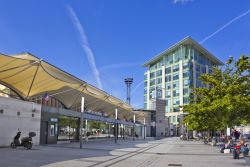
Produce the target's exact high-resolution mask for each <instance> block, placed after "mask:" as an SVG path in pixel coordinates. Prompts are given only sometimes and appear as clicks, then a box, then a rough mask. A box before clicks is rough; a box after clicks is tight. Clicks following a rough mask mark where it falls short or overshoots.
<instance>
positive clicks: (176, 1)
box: [173, 0, 194, 4]
mask: <svg viewBox="0 0 250 167" xmlns="http://www.w3.org/2000/svg"><path fill="white" fill-rule="evenodd" d="M192 1H194V0H173V3H174V4H177V3H182V4H184V3H188V2H192Z"/></svg>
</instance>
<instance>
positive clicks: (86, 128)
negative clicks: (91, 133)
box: [84, 119, 88, 141]
mask: <svg viewBox="0 0 250 167" xmlns="http://www.w3.org/2000/svg"><path fill="white" fill-rule="evenodd" d="M84 133H85V141H88V136H87V133H88V120H87V119H86V120H85V131H84Z"/></svg>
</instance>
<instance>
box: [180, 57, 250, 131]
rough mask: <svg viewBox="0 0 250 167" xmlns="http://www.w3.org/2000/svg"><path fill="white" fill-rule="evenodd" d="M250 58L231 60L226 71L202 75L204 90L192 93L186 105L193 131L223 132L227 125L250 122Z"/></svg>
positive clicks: (189, 123)
mask: <svg viewBox="0 0 250 167" xmlns="http://www.w3.org/2000/svg"><path fill="white" fill-rule="evenodd" d="M249 65H250V57H249V56H244V55H242V56H241V57H240V58H239V60H237V61H236V62H234V61H233V58H230V59H229V60H228V61H227V63H226V66H225V68H224V69H218V68H215V67H214V68H213V72H212V73H211V74H203V75H201V76H200V78H199V79H200V80H201V81H202V83H203V84H204V86H203V87H202V88H194V89H193V90H192V95H191V98H190V100H191V102H190V104H188V105H186V106H184V112H187V113H188V115H187V116H186V117H185V123H186V124H187V125H188V129H190V130H198V131H205V130H223V129H225V128H226V127H227V126H229V127H232V126H235V125H242V124H248V123H250V96H249V95H250V77H249V76H250V66H249Z"/></svg>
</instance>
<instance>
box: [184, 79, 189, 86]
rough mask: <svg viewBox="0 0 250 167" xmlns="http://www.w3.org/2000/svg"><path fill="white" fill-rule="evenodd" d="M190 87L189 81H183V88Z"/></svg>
mask: <svg viewBox="0 0 250 167" xmlns="http://www.w3.org/2000/svg"><path fill="white" fill-rule="evenodd" d="M189 85H190V80H189V79H184V80H183V86H184V87H185V86H189Z"/></svg>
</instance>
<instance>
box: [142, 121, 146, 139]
mask: <svg viewBox="0 0 250 167" xmlns="http://www.w3.org/2000/svg"><path fill="white" fill-rule="evenodd" d="M143 123H144V140H145V139H146V120H145V118H144V120H143Z"/></svg>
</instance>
